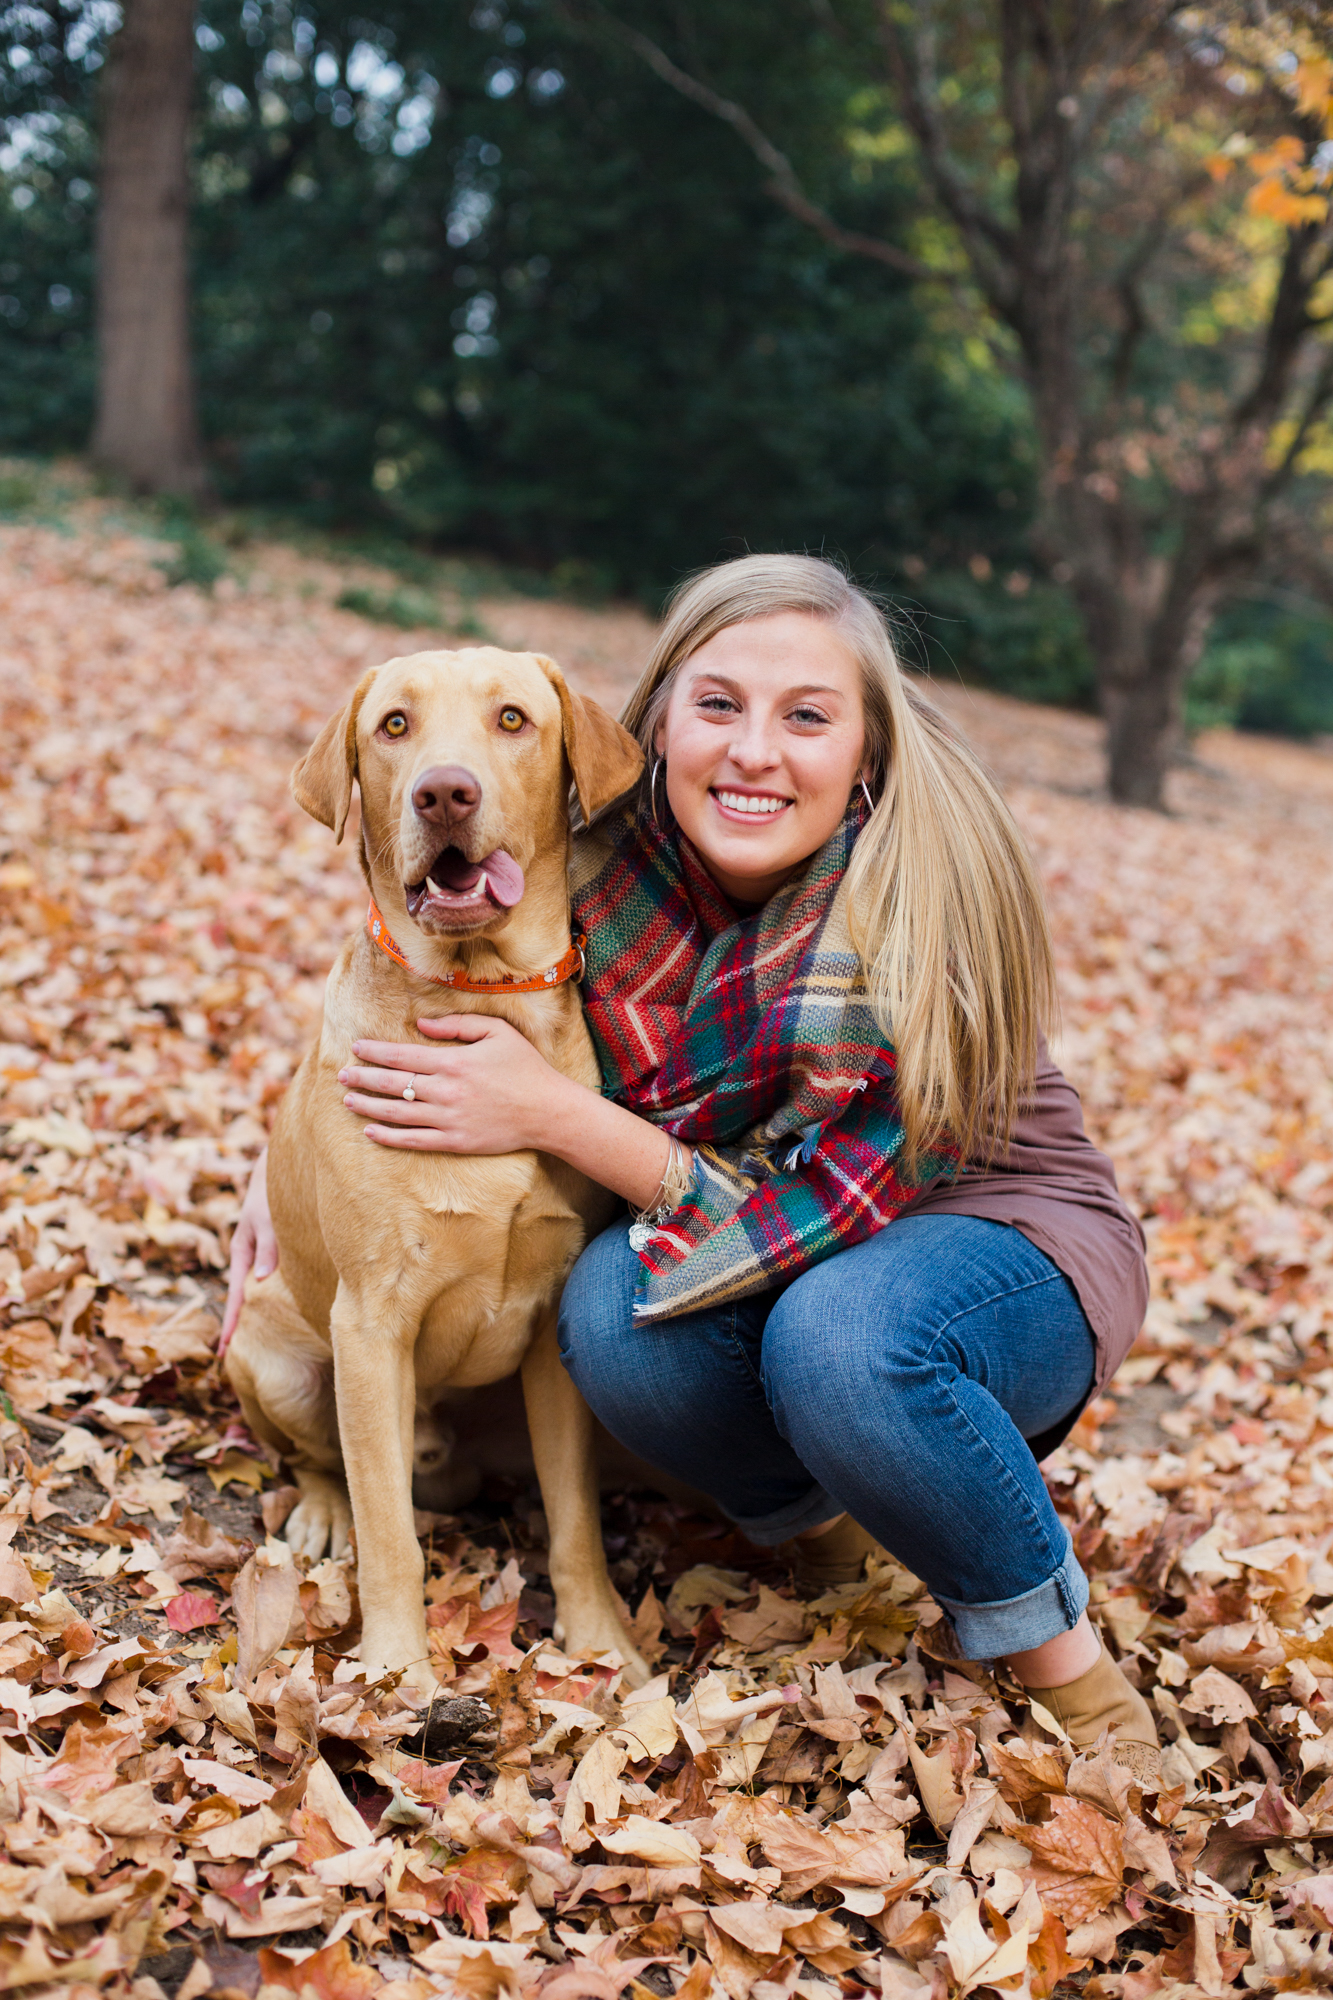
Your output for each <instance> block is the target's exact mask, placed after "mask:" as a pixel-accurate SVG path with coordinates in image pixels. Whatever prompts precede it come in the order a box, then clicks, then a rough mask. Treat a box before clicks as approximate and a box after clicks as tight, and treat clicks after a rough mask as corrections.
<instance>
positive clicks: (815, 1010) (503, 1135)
mask: <svg viewBox="0 0 1333 2000" xmlns="http://www.w3.org/2000/svg"><path fill="white" fill-rule="evenodd" d="M625 721H626V723H627V725H628V726H629V727H630V728H631V729H632V730H634V731H635V733H636V734H637V735H638V737H639V740H640V742H641V743H642V744H643V746H644V749H645V751H646V753H647V755H648V760H649V762H648V775H647V777H646V779H645V782H644V785H643V788H642V792H641V795H640V796H638V797H637V798H635V799H633V800H631V801H629V802H622V804H621V805H620V806H618V807H615V808H613V809H612V810H611V812H610V813H608V814H604V815H603V816H602V817H601V819H599V821H598V822H597V823H596V824H595V825H594V826H593V827H591V828H589V829H587V830H585V831H584V832H583V833H581V834H580V835H579V836H578V837H577V840H576V852H575V859H574V870H573V892H574V894H573V900H574V914H575V921H576V923H577V926H578V928H579V929H581V930H582V931H584V932H585V933H586V936H587V956H588V973H587V980H586V984H585V989H584V992H585V1003H586V1007H587V1014H588V1020H589V1025H590V1027H591V1029H592V1032H593V1036H594V1039H595V1041H596V1044H597V1048H598V1054H599V1057H600V1059H601V1064H602V1071H603V1094H602V1095H601V1096H594V1095H593V1094H591V1093H590V1092H588V1091H587V1090H585V1089H584V1088H582V1087H581V1086H580V1085H577V1084H573V1083H570V1082H569V1081H568V1080H567V1079H565V1078H563V1077H561V1076H558V1075H557V1074H556V1073H555V1072H554V1071H552V1070H551V1069H550V1068H549V1067H548V1066H547V1065H546V1063H545V1062H544V1061H543V1060H542V1058H541V1057H540V1056H539V1055H538V1054H537V1052H536V1050H535V1049H533V1048H532V1047H531V1046H530V1045H529V1044H528V1043H527V1042H526V1041H524V1039H523V1038H522V1037H521V1036H520V1035H518V1034H517V1033H516V1032H515V1031H514V1030H513V1029H512V1028H510V1027H508V1026H507V1025H506V1024H505V1023H503V1022H501V1021H497V1020H493V1019H489V1018H483V1017H479V1016H475V1015H455V1016H452V1017H450V1018H447V1019H444V1020H440V1021H423V1022H421V1024H420V1026H421V1029H422V1031H423V1033H425V1034H427V1035H430V1036H432V1037H433V1038H434V1039H435V1040H437V1041H438V1042H439V1043H440V1044H441V1046H440V1047H439V1049H438V1050H437V1051H435V1052H433V1058H432V1060H431V1061H430V1062H429V1063H428V1064H427V1067H426V1068H425V1070H424V1071H423V1063H425V1062H426V1058H425V1057H423V1054H422V1049H421V1046H420V1044H419V1043H414V1044H412V1045H411V1046H396V1045H388V1044H375V1043H357V1044H355V1045H354V1048H353V1055H354V1057H355V1062H354V1064H353V1065H352V1066H349V1068H348V1069H347V1070H345V1071H344V1072H343V1073H342V1079H341V1080H342V1081H343V1082H344V1083H345V1084H346V1085H347V1087H348V1095H347V1098H346V1100H345V1101H346V1104H347V1107H348V1110H349V1111H350V1112H351V1113H353V1114H354V1115H356V1116H357V1117H361V1118H365V1119H367V1120H369V1121H371V1122H369V1123H368V1124H367V1125H366V1128H365V1129H366V1135H367V1137H368V1138H369V1139H371V1140H373V1141H374V1142H375V1143H376V1144H378V1145H385V1146H402V1147H419V1148H426V1149H438V1150H441V1151H448V1152H459V1153H496V1152H509V1151H512V1150H518V1149H521V1148H528V1147H531V1148H535V1149H537V1150H540V1151H543V1152H547V1153H553V1154H555V1155H557V1156H558V1157H559V1158H561V1159H564V1160H566V1161H568V1162H569V1163H570V1164H571V1165H572V1166H574V1167H576V1168H578V1169H579V1170H580V1171H581V1172H583V1173H585V1174H587V1175H589V1176H590V1177H591V1178H593V1179H595V1180H598V1181H601V1182H602V1183H603V1184H604V1185H606V1186H607V1187H609V1188H611V1189H613V1190H614V1191H615V1192H616V1193H618V1194H620V1195H622V1196H624V1197H625V1199H626V1200H627V1202H628V1203H629V1204H630V1206H631V1208H632V1209H634V1210H635V1211H637V1219H636V1220H635V1221H633V1222H632V1223H631V1222H629V1221H623V1222H620V1223H618V1224H616V1225H615V1226H614V1227H612V1228H611V1229H609V1230H607V1231H606V1232H605V1234H603V1235H602V1236H600V1237H598V1238H597V1239H596V1240H595V1241H594V1242H592V1243H590V1244H589V1245H588V1247H587V1249H586V1250H585V1251H584V1253H583V1255H582V1257H581V1258H580V1259H579V1261H578V1263H577V1264H576V1266H575V1268H574V1270H573V1273H572V1274H571V1277H570V1279H569V1283H568V1285H567V1287H566V1291H565V1296H564V1304H563V1308H562V1314H561V1328H562V1344H563V1349H564V1354H565V1361H566V1365H567V1366H568V1368H569V1370H570V1373H571V1374H572V1375H573V1377H574V1379H575V1380H576V1381H577V1383H578V1384H579V1387H580V1389H581V1390H582V1392H583V1394H584V1396H585V1397H586V1398H587V1400H588V1402H589V1403H590V1404H591V1405H592V1407H593V1409H594V1410H595V1411H596V1412H597V1414H598V1415H599V1416H600V1417H601V1419H602V1420H603V1422H604V1423H605V1424H606V1425H607V1427H608V1428H609V1429H610V1430H611V1431H612V1432H613V1433H614V1434H615V1435H616V1436H617V1437H619V1438H620V1439H621V1440H622V1441H623V1442H624V1443H625V1444H627V1445H628V1446H630V1447H631V1448H632V1449H633V1450H635V1451H637V1452H638V1453H639V1454H640V1455H641V1456H643V1457H644V1458H646V1459H648V1460H649V1461H651V1462H653V1463H655V1464H657V1465H659V1466H661V1467H662V1468H664V1469H665V1470H668V1471H670V1472H672V1473H674V1474H676V1475H677V1476H678V1477H680V1478H683V1479H686V1480H688V1481H690V1482H691V1483H692V1484H694V1485H695V1486H698V1487H701V1488H703V1489H704V1490H706V1491H707V1492H709V1493H711V1494H712V1495H713V1496H714V1497H715V1498H716V1499H717V1501H718V1502H719V1504H720V1505H721V1506H722V1507H723V1508H724V1509H725V1511H726V1512H727V1514H728V1515H729V1516H730V1517H731V1518H732V1519H733V1520H734V1521H735V1522H737V1524H738V1525H739V1526H740V1527H741V1528H742V1529H743V1530H744V1532H745V1533H746V1534H747V1535H748V1536H749V1537H750V1539H751V1540H752V1541H754V1542H757V1543H760V1544H766V1545H775V1544H790V1552H791V1554H792V1557H793V1560H794V1562H795V1566H796V1573H797V1578H798V1581H800V1582H803V1583H805V1584H808V1585H821V1586H822V1585H827V1584H830V1583H834V1582H839V1581H843V1580H848V1579H851V1578H853V1577H855V1576H858V1575H859V1574H860V1572H861V1568H862V1565H863V1563H864V1559H865V1557H866V1555H867V1554H868V1553H869V1551H870V1550H871V1548H873V1546H874V1544H875V1543H876V1542H879V1543H882V1544H883V1546H884V1547H886V1548H888V1549H889V1550H891V1551H892V1552H893V1554H894V1555H896V1556H897V1557H899V1558H900V1559H901V1560H902V1561H903V1562H905V1563H906V1564H907V1565H908V1566H909V1567H910V1568H911V1569H912V1570H913V1571H914V1572H915V1573H916V1574H917V1575H918V1576H920V1577H921V1578H923V1579H924V1581H925V1582H926V1584H927V1585H928V1586H929V1588H930V1589H931V1591H932V1593H933V1594H934V1596H935V1598H936V1600H937V1602H938V1603H940V1604H941V1605H942V1606H943V1607H944V1608H945V1610H946V1611H947V1612H948V1613H949V1615H950V1617H951V1618H952V1621H953V1625H954V1628H955V1632H956V1635H957V1639H958V1643H959V1647H960V1650H961V1653H962V1655H963V1656H964V1657H969V1658H973V1659H995V1658H1004V1659H1007V1661H1008V1663H1009V1665H1010V1667H1011V1668H1012V1669H1013V1671H1014V1672H1015V1674H1016V1675H1017V1677H1018V1678H1019V1680H1020V1681H1021V1682H1022V1684H1023V1685H1024V1686H1025V1687H1027V1688H1029V1689H1030V1690H1032V1691H1034V1692H1036V1693H1038V1694H1039V1695H1040V1698H1041V1700H1042V1702H1043V1704H1044V1705H1045V1707H1046V1708H1047V1709H1049V1710H1051V1711H1052V1712H1053V1713H1054V1714H1055V1715H1056V1716H1057V1717H1059V1719H1060V1720H1061V1721H1062V1723H1063V1724H1064V1726H1065V1728H1066V1729H1067V1731H1068V1733H1069V1734H1070V1736H1071V1737H1072V1738H1073V1740H1074V1741H1075V1742H1076V1743H1080V1744H1087V1743H1092V1742H1095V1741H1096V1740H1097V1738H1098V1737H1099V1736H1100V1735H1101V1733H1102V1732H1103V1731H1104V1730H1106V1729H1110V1730H1112V1731H1113V1732H1114V1735H1115V1742H1116V1754H1117V1755H1118V1756H1119V1757H1120V1759H1121V1760H1122V1761H1123V1762H1125V1763H1127V1764H1129V1765H1130V1766H1131V1768H1133V1769H1134V1770H1135V1771H1136V1772H1137V1773H1138V1774H1139V1775H1140V1776H1141V1777H1143V1778H1145V1779H1148V1778H1151V1777H1153V1776H1154V1775H1155V1771H1156V1755H1157V1753H1156V1748H1155V1745H1156V1733H1155V1730H1154V1727H1153V1722H1152V1716H1151V1712H1150V1710H1149V1709H1148V1707H1147V1704H1146V1703H1145V1702H1144V1701H1143V1699H1142V1697H1141V1696H1140V1695H1139V1694H1137V1693H1136V1691H1135V1690H1134V1689H1133V1688H1131V1686H1130V1685H1129V1683H1128V1682H1127V1681H1126V1679H1125V1677H1124V1675H1123V1674H1122V1673H1121V1671H1120V1669H1119V1667H1118V1666H1116V1664H1115V1663H1114V1661H1113V1660H1112V1659H1111V1657H1110V1655H1109V1653H1108V1652H1106V1650H1105V1649H1104V1647H1103V1646H1102V1644H1101V1642H1100V1640H1099V1639H1098V1637H1097V1635H1096V1633H1095V1632H1094V1630H1093V1628H1092V1627H1091V1625H1090V1624H1089V1621H1088V1618H1087V1611H1086V1606H1087V1602H1088V1586H1087V1582H1086V1579H1085V1578H1084V1575H1083V1572H1082V1570H1081V1569H1080V1567H1079V1564H1078V1562H1077V1559H1076V1558H1075V1555H1074V1552H1073V1548H1072V1546H1071V1544H1070V1540H1069V1537H1068V1534H1067V1533H1066V1531H1065V1529H1064V1527H1063V1526H1062V1525H1061V1523H1060V1521H1059V1519H1058V1517H1057V1516H1056V1514H1055V1511H1054V1509H1053V1507H1052V1505H1051V1501H1050V1498H1049V1496H1048V1494H1047V1492H1046V1489H1045V1486H1044V1484H1043V1482H1042V1479H1041V1475H1040V1473H1039V1471H1038V1468H1037V1459H1038V1458H1039V1457H1040V1456H1041V1455H1042V1454H1043V1453H1045V1452H1046V1451H1049V1450H1051V1449H1052V1448H1053V1447H1054V1445H1055V1444H1056V1443H1058V1441H1059V1439H1060V1438H1061V1437H1062V1436H1063V1435H1064V1434H1065V1433H1066V1432H1067V1430H1068V1429H1069V1427H1070V1425H1071V1424H1072V1423H1073V1422H1074V1420H1075V1418H1076V1417H1077V1415H1078V1413H1079V1411H1080V1410H1081V1409H1082V1407H1083V1405H1084V1404H1085V1402H1086V1401H1087V1399H1088V1397H1089V1396H1090V1395H1091V1394H1093V1393H1094V1391H1096V1390H1098V1389H1100V1388H1101V1387H1102V1386H1103V1385H1104V1383H1105V1382H1106V1381H1107V1380H1108V1379H1109V1377H1110V1375H1111V1374H1112V1372H1113V1371H1114V1369H1115V1367H1116V1366H1117V1365H1118V1363H1119V1361H1120V1359H1121V1358H1122V1357H1123V1355H1124V1353H1125V1351H1126V1349H1127V1348H1128V1346H1129V1344H1130V1342H1131V1341H1132V1339H1133V1337H1134V1334H1135V1332H1136V1331H1137V1329H1138V1326H1139V1324H1140V1321H1141V1318H1142V1314H1143V1308H1144V1304H1145V1302H1146V1296H1147V1285H1146V1274H1145V1270H1144V1260H1143V1238H1142V1233H1141V1231H1140V1230H1139V1228H1138V1225H1137V1223H1136V1222H1135V1221H1134V1219H1133V1218H1132V1217H1131V1215H1130V1213H1129V1211H1128V1210H1127V1209H1126V1207H1125V1206H1124V1204H1123V1202H1122V1201H1121V1199H1120V1196H1119V1194H1118V1192H1117V1190H1116V1184H1115V1175H1114V1172H1113V1170H1112V1168H1111V1165H1110V1162H1109V1161H1108V1160H1106V1159H1105V1158H1104V1157H1103V1156H1102V1155H1101V1154H1099V1153H1098V1152H1096V1151H1095V1150H1094V1148H1093V1147H1092V1146H1091V1144H1090V1143H1089V1141H1088V1139H1087V1137H1086V1135H1085V1134H1084V1131H1083V1124H1082V1117H1081V1114H1080V1111H1079V1107H1078V1099H1077V1097H1076V1095H1075V1093H1074V1091H1073V1090H1072V1088H1071V1086H1070V1085H1069V1084H1068V1083H1067V1082H1066V1081H1065V1080H1064V1078H1063V1077H1062V1076H1061V1075H1060V1073H1059V1071H1058V1070H1056V1069H1055V1068H1054V1066H1053V1065H1052V1063H1051V1062H1050V1060H1049V1057H1048V1056H1047V1054H1046V1050H1045V1044H1044V1040H1043V1038H1042V1029H1041V1022H1042V1017H1043V1015H1044V1014H1045V1013H1046V1012H1048V1010H1049V1008H1050V1006H1051V1004H1052V996H1053V974H1052V964H1051V952H1050V942H1049V938H1048V934H1047V929H1046V920H1045V916H1044V912H1043V908H1042V902H1041V894H1040V889H1039V887H1038V884H1037V882H1036V879H1035V876H1034V873H1033V870H1032V866H1031V863H1030V860H1029V859H1028V856H1027V853H1026V850H1025V848H1024V845H1023V842H1022V839H1021V836H1020V835H1019V833H1018V830H1017V828H1016V826H1015V824H1014V822H1013V820H1012V818H1011V816H1010V814H1009V811H1008V809H1007V807H1006V806H1005V805H1004V803H1003V801H1002V800H1001V798H1000V797H999V795H998V793H997V792H996V790H995V788H994V786H993V785H992V784H991V782H990V780H989V779H988V778H987V777H986V775H985V773H984V772H983V771H982V769H981V768H980V766H979V765H978V764H977V762H976V760H975V759H974V758H973V756H972V755H971V753H970V752H969V751H968V750H967V749H966V748H965V746H964V745H962V744H961V743H960V742H959V741H958V740H957V739H956V738H955V737H954V736H953V734H952V732H951V731H950V730H949V728H948V727H947V725H946V724H945V723H944V721H943V720H942V718H941V717H940V716H939V715H938V714H937V713H936V712H935V711H934V710H933V709H932V708H930V707H929V705H928V704H927V703H926V702H925V701H924V700H923V699H922V698H921V697H920V695H919V694H917V693H916V691H915V690H914V689H912V688H911V687H910V686H909V684H908V683H907V682H906V681H905V680H904V678H903V676H902V674H901V672H900V670H899V668H898V664H897V661H896V659H895V656H894V652H893V647H892V644H891V641H890V638H889V635H888V632H887V631H886V629H885V625H884V621H883V618H882V617H881V615H880V613H879V611H878V610H877V609H876V607H875V606H874V604H873V603H872V602H871V601H870V600H869V599H868V598H867V597H865V596H864V595H863V594H862V593H861V592H859V591H858V590H856V589H855V588H854V587H853V586H852V585H851V584H850V583H849V582H848V580H847V579H846V577H845V576H844V575H843V574H842V572H841V571H840V570H838V569H836V568H835V567H834V566H833V565H832V564H830V563H826V562H823V561H819V560H816V559H813V558H810V557H804V556H748V557H745V558H742V559H740V560H738V561H735V562H731V563H725V564H721V565H719V566H718V567H717V568H714V569H711V570H707V571H705V572H703V573H702V574H701V575H700V576H697V577H695V578H694V579H693V580H692V581H690V582H688V583H687V584H685V585H684V586H683V588H682V589H681V590H680V591H679V592H678V593H677V595H676V597H675V599H674V601H673V603H672V605H671V607H670V610H669V612H668V615H667V618H666V621H665V623H664V625H663V628H662V632H661V636H660V638H659V639H658V642H657V645H656V647H655V649H654V652H653V656H652V659H651V660H650V662H649V665H648V668H647V671H646V673H645V674H644V677H643V679H642V681H641V682H640V684H639V687H638V689H637V690H636V692H635V694H634V696H633V698H632V699H631V701H630V703H629V707H628V709H627V711H626V715H625ZM408 1072H410V1073H411V1075H412V1076H413V1077H414V1079H415V1092H416V1099H415V1102H413V1103H411V1104H408V1103H405V1102H404V1101H403V1096H402V1090H403V1078H404V1073H408ZM960 1161H961V1162H962V1163H963V1164H962V1165H961V1167H960V1165H959V1162H960ZM256 1246H258V1247H259V1251H260V1255H259V1264H260V1267H261V1268H272V1265H273V1263H274V1261H275V1252H274V1250H273V1248H272V1241H271V1231H269V1230H268V1228H267V1209H266V1205H265V1199H264V1189H263V1175H262V1173H256V1175H255V1178H254V1182H253V1184H252V1188H251V1191H250V1193H249V1194H248V1195H247V1198H246V1204H245V1210H244V1212H243V1220H242V1224H241V1227H240V1228H239V1230H238V1232H237V1248H236V1252H235V1257H234V1263H233V1293H234V1302H235V1303H238V1299H239V1286H238V1273H239V1276H240V1278H243V1276H244V1272H245V1270H247V1269H248V1268H249V1264H250V1262H251V1261H252V1259H254V1256H255V1249H256Z"/></svg>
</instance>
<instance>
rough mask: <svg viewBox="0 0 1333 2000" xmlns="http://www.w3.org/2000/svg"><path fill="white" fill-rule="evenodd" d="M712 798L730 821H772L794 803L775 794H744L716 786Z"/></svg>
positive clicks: (711, 791) (713, 788)
mask: <svg viewBox="0 0 1333 2000" xmlns="http://www.w3.org/2000/svg"><path fill="white" fill-rule="evenodd" d="M710 796H711V798H712V800H713V803H714V804H715V805H716V806H717V807H718V809H719V811H721V812H723V813H725V814H726V816H727V817H728V819H772V818H774V817H775V815H776V814H778V813H780V812H785V811H786V810H787V808H788V806H790V805H791V803H792V801H791V800H790V799H786V798H781V797H779V796H778V794H777V793H775V792H742V791H739V790H736V789H735V788H729V789H728V790H726V791H723V790H722V789H721V788H720V787H719V786H716V785H714V786H712V787H711V788H710Z"/></svg>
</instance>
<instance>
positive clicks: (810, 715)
mask: <svg viewBox="0 0 1333 2000" xmlns="http://www.w3.org/2000/svg"><path fill="white" fill-rule="evenodd" d="M791 719H792V721H793V722H799V723H802V724H804V725H805V726H806V727H807V728H809V727H817V726H818V725H819V724H820V723H821V722H827V721H828V717H827V716H826V715H821V714H820V712H819V710H818V709H817V708H794V709H793V710H792V712H791Z"/></svg>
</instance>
